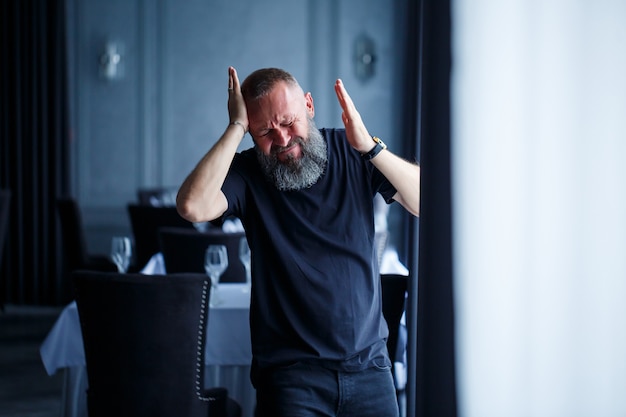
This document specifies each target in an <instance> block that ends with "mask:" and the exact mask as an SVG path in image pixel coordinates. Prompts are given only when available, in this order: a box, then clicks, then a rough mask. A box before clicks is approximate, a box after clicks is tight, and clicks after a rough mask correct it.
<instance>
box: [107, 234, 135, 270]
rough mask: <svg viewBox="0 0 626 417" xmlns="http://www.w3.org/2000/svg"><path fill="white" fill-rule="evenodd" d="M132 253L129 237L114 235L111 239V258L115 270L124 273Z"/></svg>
mask: <svg viewBox="0 0 626 417" xmlns="http://www.w3.org/2000/svg"><path fill="white" fill-rule="evenodd" d="M132 254H133V250H132V246H131V242H130V238H128V237H124V236H115V237H113V238H112V239H111V260H112V261H113V263H115V265H116V266H117V272H119V273H120V274H123V273H125V272H126V271H127V270H128V266H129V265H130V258H131V256H132Z"/></svg>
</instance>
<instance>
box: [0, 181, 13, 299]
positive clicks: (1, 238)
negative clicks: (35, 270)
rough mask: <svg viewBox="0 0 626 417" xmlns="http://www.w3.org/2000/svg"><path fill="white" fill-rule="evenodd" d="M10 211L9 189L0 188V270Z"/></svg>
mask: <svg viewBox="0 0 626 417" xmlns="http://www.w3.org/2000/svg"><path fill="white" fill-rule="evenodd" d="M10 211H11V190H8V189H7V190H0V270H1V268H2V257H3V256H2V255H3V254H4V242H5V241H6V239H7V235H8V234H9V212H10ZM0 282H1V281H0ZM0 310H4V300H3V299H0Z"/></svg>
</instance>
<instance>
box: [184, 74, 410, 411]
mask: <svg viewBox="0 0 626 417" xmlns="http://www.w3.org/2000/svg"><path fill="white" fill-rule="evenodd" d="M228 91H229V98H228V112H229V116H230V123H229V125H228V127H227V128H226V130H225V132H224V134H223V135H222V136H221V137H220V138H219V139H218V141H217V142H216V143H215V145H214V146H213V147H212V148H211V149H210V150H209V151H208V153H207V154H206V155H204V157H203V158H202V159H201V160H200V162H199V163H198V165H197V166H196V167H195V168H194V169H193V171H192V172H191V173H190V174H189V176H188V177H187V178H186V179H185V181H184V183H183V184H182V186H181V187H180V190H179V192H178V197H177V207H178V210H179V213H180V214H181V215H182V216H183V217H184V218H186V219H187V220H190V221H192V222H204V221H214V220H218V221H219V220H220V219H224V218H225V217H227V216H236V217H238V218H239V219H241V221H242V223H243V226H244V229H245V231H246V237H247V239H248V243H249V246H250V248H251V250H252V262H251V263H252V291H251V302H250V331H251V341H252V356H253V358H252V364H251V365H252V367H251V369H252V370H251V379H252V383H253V385H254V387H255V388H256V391H257V413H256V415H257V416H268V417H269V416H271V417H283V416H359V417H367V416H372V417H374V416H375V417H385V416H390V417H395V416H398V405H397V400H396V396H395V388H394V384H393V379H392V376H391V365H392V364H391V361H390V359H389V354H388V352H387V348H386V338H387V335H388V329H387V325H386V323H385V320H384V318H383V315H382V301H381V289H380V278H379V276H378V271H377V269H376V266H375V255H374V248H373V241H374V220H373V219H374V208H373V198H374V196H375V195H376V193H380V194H381V195H382V196H383V197H384V199H385V200H386V201H387V203H392V202H393V201H397V202H399V203H400V204H401V205H402V206H403V207H404V208H405V209H407V210H408V211H409V212H410V213H412V214H413V215H415V216H417V215H418V213H419V178H420V170H419V167H418V166H417V165H416V164H414V163H411V162H408V161H405V160H403V159H402V158H399V157H398V156H396V155H394V154H393V153H392V152H390V151H389V150H388V149H387V148H386V146H385V145H384V143H383V142H382V141H381V140H380V139H378V138H376V137H372V136H370V134H369V133H368V131H367V129H366V127H365V125H364V123H363V121H362V120H361V116H360V114H359V113H358V111H357V110H356V108H355V106H354V104H353V102H352V100H351V98H350V96H349V95H348V93H347V91H346V89H345V87H344V85H343V83H342V81H341V80H337V81H336V83H335V93H336V95H337V99H338V100H339V103H340V105H341V108H342V110H343V113H342V121H343V123H344V128H342V129H318V128H317V127H316V126H315V123H314V122H313V118H314V116H315V107H314V104H313V97H312V96H311V93H304V91H303V89H302V88H301V87H300V85H299V83H298V82H297V81H296V79H295V78H294V77H293V76H292V75H291V74H290V73H288V72H286V71H284V70H282V69H278V68H264V69H260V70H257V71H254V72H253V73H252V74H250V75H249V76H248V77H247V78H246V79H245V80H244V82H243V83H242V84H241V85H240V84H239V78H238V76H237V72H236V70H235V69H234V68H232V67H230V68H229V70H228ZM247 132H249V133H250V135H251V136H252V139H253V141H254V148H252V149H248V150H245V151H243V152H240V153H238V152H237V148H238V146H239V144H240V143H241V140H242V139H243V137H244V136H245V134H246V133H247Z"/></svg>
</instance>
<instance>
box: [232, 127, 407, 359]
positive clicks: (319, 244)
mask: <svg viewBox="0 0 626 417" xmlns="http://www.w3.org/2000/svg"><path fill="white" fill-rule="evenodd" d="M320 132H321V133H322V136H323V137H324V138H325V140H326V142H327V144H328V165H327V167H326V170H325V172H324V174H323V175H322V177H321V178H320V179H319V180H318V182H317V183H315V184H314V185H313V186H311V187H310V188H306V189H303V190H298V191H279V190H278V189H277V188H276V187H275V186H274V185H273V184H272V183H271V182H269V180H267V179H266V177H265V175H264V174H263V172H262V171H261V168H260V166H259V164H258V162H257V157H256V153H255V151H254V149H248V150H246V151H243V152H241V153H238V154H237V155H235V158H234V160H233V162H232V164H231V167H230V171H229V173H228V176H227V178H226V181H225V183H224V185H223V187H222V191H223V192H224V194H225V195H226V198H227V200H228V209H227V211H226V213H225V216H228V215H234V216H236V217H238V218H240V219H241V221H242V223H243V225H244V228H245V230H246V236H247V238H248V242H249V244H250V247H251V249H252V298H251V305H250V327H251V339H252V353H253V365H254V366H259V367H261V368H263V367H267V366H273V365H278V364H286V363H291V362H295V361H315V362H318V363H320V364H323V365H324V366H328V367H330V368H333V369H342V370H357V369H363V368H366V367H370V366H389V365H390V361H389V358H388V356H387V351H386V345H385V341H386V337H387V334H388V331H387V326H386V323H385V321H384V319H383V316H382V309H381V297H380V278H379V275H378V271H377V270H376V268H375V264H374V261H375V256H374V255H373V239H374V221H373V217H374V209H373V197H374V195H375V194H376V192H380V193H381V194H382V195H383V197H384V198H385V200H387V201H388V202H390V201H391V198H392V197H393V195H394V194H395V189H394V188H393V186H392V185H391V184H390V183H389V182H388V181H387V180H386V178H385V177H384V176H383V175H382V174H381V173H380V172H379V171H378V170H377V169H375V167H374V166H373V165H372V164H371V163H369V162H367V161H365V160H363V158H361V156H360V155H359V153H358V152H357V151H356V150H354V149H353V148H352V147H351V146H350V144H349V143H348V142H347V140H346V137H345V131H344V130H343V129H321V130H320Z"/></svg>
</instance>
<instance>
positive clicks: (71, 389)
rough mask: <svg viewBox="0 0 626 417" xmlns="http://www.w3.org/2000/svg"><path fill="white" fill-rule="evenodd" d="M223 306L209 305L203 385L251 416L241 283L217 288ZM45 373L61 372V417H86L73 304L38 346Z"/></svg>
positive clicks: (247, 299)
mask: <svg viewBox="0 0 626 417" xmlns="http://www.w3.org/2000/svg"><path fill="white" fill-rule="evenodd" d="M218 291H219V297H220V299H222V301H223V302H222V303H221V304H219V305H218V306H215V307H211V310H210V311H209V322H208V329H207V341H206V349H205V364H206V372H205V386H207V387H210V386H223V387H226V388H228V392H229V396H230V397H232V398H234V399H235V400H237V401H238V402H239V403H240V404H241V406H242V408H243V409H244V417H251V416H252V415H253V410H254V403H255V395H254V389H253V388H252V385H251V383H250V378H249V373H250V362H251V358H252V353H251V348H250V329H249V325H248V315H249V306H250V294H249V292H248V289H247V286H246V285H245V284H221V285H220V288H219V290H218ZM40 355H41V360H42V362H43V364H44V367H45V368H46V372H48V375H53V374H54V373H56V372H57V371H58V370H63V371H64V372H65V385H64V388H63V410H62V414H61V415H62V416H63V417H87V408H86V394H85V390H86V388H87V377H86V373H85V352H84V350H83V342H82V333H81V329H80V322H79V318H78V310H77V308H76V303H75V302H72V303H70V304H69V305H67V307H65V309H63V311H62V312H61V314H60V316H59V318H58V319H57V321H56V323H55V324H54V326H53V327H52V329H51V330H50V332H49V333H48V335H47V337H46V339H45V340H44V342H43V344H42V345H41V348H40Z"/></svg>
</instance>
